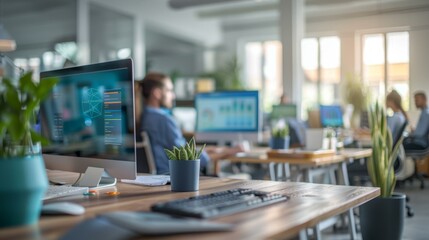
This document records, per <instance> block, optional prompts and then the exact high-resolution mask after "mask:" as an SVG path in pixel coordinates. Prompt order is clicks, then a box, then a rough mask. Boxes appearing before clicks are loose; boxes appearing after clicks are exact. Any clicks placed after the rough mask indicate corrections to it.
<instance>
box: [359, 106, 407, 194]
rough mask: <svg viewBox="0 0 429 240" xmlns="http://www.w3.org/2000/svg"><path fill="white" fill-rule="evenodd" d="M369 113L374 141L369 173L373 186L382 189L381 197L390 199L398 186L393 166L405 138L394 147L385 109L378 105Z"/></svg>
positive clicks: (368, 164) (368, 163)
mask: <svg viewBox="0 0 429 240" xmlns="http://www.w3.org/2000/svg"><path fill="white" fill-rule="evenodd" d="M368 112H369V123H370V127H371V140H372V157H371V158H369V160H368V162H367V167H368V173H369V176H370V178H371V182H372V184H373V186H374V187H379V188H380V192H381V194H380V196H381V197H390V196H391V195H392V193H393V190H394V189H395V184H396V177H395V170H394V168H393V165H394V163H395V160H396V158H397V157H398V151H399V147H400V146H401V144H402V140H403V137H401V138H400V139H399V141H398V142H397V143H396V145H395V146H393V140H392V133H391V131H390V129H389V128H388V126H387V117H386V111H385V109H384V108H383V107H381V106H380V105H379V104H378V103H376V105H375V107H374V108H370V109H369V111H368Z"/></svg>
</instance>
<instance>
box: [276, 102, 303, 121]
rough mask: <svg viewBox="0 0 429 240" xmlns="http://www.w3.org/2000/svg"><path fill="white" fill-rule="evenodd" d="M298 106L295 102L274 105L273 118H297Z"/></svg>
mask: <svg viewBox="0 0 429 240" xmlns="http://www.w3.org/2000/svg"><path fill="white" fill-rule="evenodd" d="M296 112H297V108H296V105H295V104H279V105H273V110H272V111H271V115H270V117H271V119H288V118H296Z"/></svg>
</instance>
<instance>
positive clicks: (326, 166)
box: [228, 149, 372, 239]
mask: <svg viewBox="0 0 429 240" xmlns="http://www.w3.org/2000/svg"><path fill="white" fill-rule="evenodd" d="M260 152H261V151H260V150H257V152H256V154H255V155H253V153H250V156H249V157H234V158H230V159H228V160H229V161H231V162H240V163H256V164H268V165H269V169H270V178H271V180H273V181H275V180H279V179H280V172H281V171H276V166H280V167H284V173H285V180H294V181H300V180H301V179H300V177H301V176H303V177H304V181H306V182H310V183H313V182H314V179H313V178H314V176H315V175H319V174H321V173H328V174H329V179H330V182H331V183H332V184H337V183H340V184H343V185H346V186H349V185H350V182H349V176H348V171H347V163H348V162H349V161H353V160H355V159H362V158H366V157H370V156H371V154H372V150H371V149H345V150H341V151H339V152H338V153H337V154H336V155H332V156H325V157H316V158H314V157H312V158H305V157H301V158H290V157H269V156H268V155H267V154H266V153H265V154H263V153H262V154H257V153H260ZM290 165H294V166H296V167H297V170H298V173H299V174H298V175H297V177H296V179H291V174H290ZM277 170H282V169H281V168H280V169H277ZM335 170H338V181H337V178H336V177H335V173H334V171H335ZM347 217H348V219H349V230H350V237H351V239H356V229H355V224H354V222H355V221H354V214H353V211H352V209H349V210H348V212H347ZM332 223H334V221H332ZM316 232H317V234H320V229H318V228H316Z"/></svg>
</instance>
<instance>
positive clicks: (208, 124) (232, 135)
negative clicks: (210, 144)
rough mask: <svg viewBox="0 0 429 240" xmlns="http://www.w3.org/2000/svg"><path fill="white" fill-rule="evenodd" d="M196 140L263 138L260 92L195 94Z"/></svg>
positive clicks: (253, 140)
mask: <svg viewBox="0 0 429 240" xmlns="http://www.w3.org/2000/svg"><path fill="white" fill-rule="evenodd" d="M195 107H196V110H197V124H196V134H195V135H196V139H197V141H216V142H218V143H220V144H223V143H226V142H237V141H244V140H245V141H251V142H258V141H259V140H260V138H261V114H260V106H259V92H258V91H231V92H212V93H200V94H197V95H196V97H195Z"/></svg>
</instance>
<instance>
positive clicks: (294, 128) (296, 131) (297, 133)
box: [287, 119, 306, 148]
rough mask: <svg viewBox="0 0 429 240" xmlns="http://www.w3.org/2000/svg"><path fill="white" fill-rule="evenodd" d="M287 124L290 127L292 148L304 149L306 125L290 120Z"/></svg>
mask: <svg viewBox="0 0 429 240" xmlns="http://www.w3.org/2000/svg"><path fill="white" fill-rule="evenodd" d="M287 124H288V126H289V137H290V143H289V145H290V147H291V148H299V147H303V146H304V145H305V129H306V126H305V123H304V122H303V121H301V120H298V119H289V120H288V121H287Z"/></svg>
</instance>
